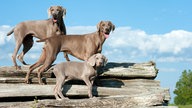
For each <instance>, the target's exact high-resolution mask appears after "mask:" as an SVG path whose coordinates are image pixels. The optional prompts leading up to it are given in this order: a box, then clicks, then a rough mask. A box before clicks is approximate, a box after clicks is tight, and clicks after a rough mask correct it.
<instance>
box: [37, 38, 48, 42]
mask: <svg viewBox="0 0 192 108" xmlns="http://www.w3.org/2000/svg"><path fill="white" fill-rule="evenodd" d="M47 39H48V38H44V39H39V40H36V42H45V41H46V40H47Z"/></svg>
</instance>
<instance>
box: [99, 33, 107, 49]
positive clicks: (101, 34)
mask: <svg viewBox="0 0 192 108" xmlns="http://www.w3.org/2000/svg"><path fill="white" fill-rule="evenodd" d="M98 34H99V39H100V40H101V45H103V43H104V42H105V40H106V38H105V36H104V33H103V32H102V31H100V30H99V31H98Z"/></svg>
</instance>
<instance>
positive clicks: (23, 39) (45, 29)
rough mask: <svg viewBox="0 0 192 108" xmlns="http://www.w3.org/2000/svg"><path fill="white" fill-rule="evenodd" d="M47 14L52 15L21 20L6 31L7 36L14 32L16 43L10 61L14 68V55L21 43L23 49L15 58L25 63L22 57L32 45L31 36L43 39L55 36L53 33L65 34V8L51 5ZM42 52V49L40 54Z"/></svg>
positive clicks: (15, 63) (15, 64)
mask: <svg viewBox="0 0 192 108" xmlns="http://www.w3.org/2000/svg"><path fill="white" fill-rule="evenodd" d="M48 15H49V16H52V18H50V19H47V20H37V21H26V22H21V23H19V24H17V25H16V26H15V27H14V28H13V29H12V30H11V31H10V32H8V33H7V36H9V35H11V34H12V33H13V32H14V37H15V42H16V45H15V49H14V52H13V55H12V61H13V63H14V66H15V67H16V69H18V68H19V66H18V65H17V62H16V56H17V53H18V51H19V48H20V47H21V45H22V44H23V51H22V52H21V53H20V54H19V55H18V56H17V58H18V60H19V61H20V62H21V63H23V64H24V65H26V63H25V61H24V60H23V57H24V55H25V54H26V53H27V52H28V51H29V50H30V49H31V47H32V46H33V37H36V38H38V39H44V38H46V37H51V36H55V35H53V34H58V35H59V34H64V35H65V34H66V28H65V24H64V21H63V17H64V16H65V15H66V9H65V8H63V7H62V6H51V7H50V8H49V9H48ZM44 53H45V52H44V50H43V53H42V55H43V54H44Z"/></svg>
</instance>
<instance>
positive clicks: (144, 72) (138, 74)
mask: <svg viewBox="0 0 192 108" xmlns="http://www.w3.org/2000/svg"><path fill="white" fill-rule="evenodd" d="M37 70H38V68H37V69H35V70H34V72H32V74H31V77H34V76H35V77H36V72H37ZM28 71H29V65H28V66H22V67H21V70H15V67H13V66H11V67H7V66H3V67H0V77H17V78H18V77H20V78H21V77H22V78H24V77H25V75H26V73H27V72H28ZM98 72H99V73H100V74H101V75H100V76H101V77H105V78H107V77H109V78H111V77H113V78H148V79H154V78H155V77H156V76H157V73H158V69H156V66H155V63H153V62H151V61H150V62H147V63H112V62H109V63H108V64H107V65H106V67H104V68H103V69H101V70H99V71H98ZM43 76H44V77H47V78H52V77H53V74H52V70H49V71H47V72H44V73H43Z"/></svg>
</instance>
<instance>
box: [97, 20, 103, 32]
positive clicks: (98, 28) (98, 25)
mask: <svg viewBox="0 0 192 108" xmlns="http://www.w3.org/2000/svg"><path fill="white" fill-rule="evenodd" d="M102 23H103V21H100V22H99V23H98V24H97V31H99V30H100V25H101V24H102Z"/></svg>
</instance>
